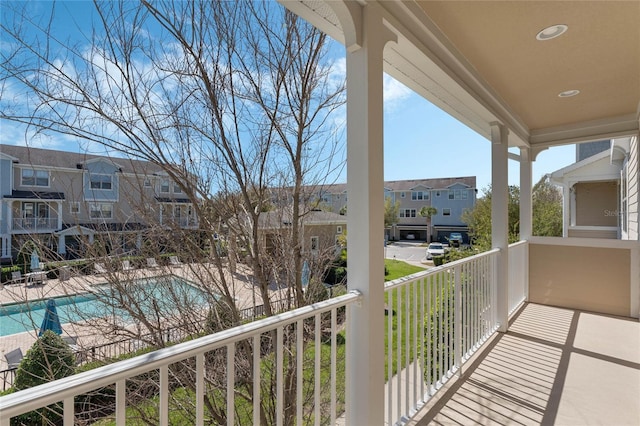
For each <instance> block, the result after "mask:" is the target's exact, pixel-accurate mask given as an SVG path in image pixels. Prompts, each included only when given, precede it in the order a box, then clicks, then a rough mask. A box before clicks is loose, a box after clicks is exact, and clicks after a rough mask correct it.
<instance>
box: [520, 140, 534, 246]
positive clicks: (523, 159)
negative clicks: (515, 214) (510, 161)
mask: <svg viewBox="0 0 640 426" xmlns="http://www.w3.org/2000/svg"><path fill="white" fill-rule="evenodd" d="M531 164H532V162H531V148H526V147H525V148H520V239H521V240H528V239H529V237H531V234H532V230H533V226H532V222H533V219H532V203H531V191H532V188H533V182H532V177H531Z"/></svg>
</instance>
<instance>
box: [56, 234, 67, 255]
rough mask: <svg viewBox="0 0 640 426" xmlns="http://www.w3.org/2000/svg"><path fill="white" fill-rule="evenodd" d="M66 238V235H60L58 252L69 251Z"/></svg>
mask: <svg viewBox="0 0 640 426" xmlns="http://www.w3.org/2000/svg"><path fill="white" fill-rule="evenodd" d="M65 239H66V237H65V236H64V235H58V254H66V253H67V245H66V241H65Z"/></svg>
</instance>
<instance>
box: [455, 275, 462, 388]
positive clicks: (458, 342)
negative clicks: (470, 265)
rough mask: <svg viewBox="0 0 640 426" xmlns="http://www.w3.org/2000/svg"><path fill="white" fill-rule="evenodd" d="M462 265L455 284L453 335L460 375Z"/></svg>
mask: <svg viewBox="0 0 640 426" xmlns="http://www.w3.org/2000/svg"><path fill="white" fill-rule="evenodd" d="M461 275H462V266H457V267H456V272H455V282H454V285H453V298H454V307H455V309H454V312H453V317H454V322H453V324H454V329H453V336H454V338H455V343H454V361H453V364H454V367H457V368H458V375H460V376H462V361H461V360H462V335H461V331H462V276H461Z"/></svg>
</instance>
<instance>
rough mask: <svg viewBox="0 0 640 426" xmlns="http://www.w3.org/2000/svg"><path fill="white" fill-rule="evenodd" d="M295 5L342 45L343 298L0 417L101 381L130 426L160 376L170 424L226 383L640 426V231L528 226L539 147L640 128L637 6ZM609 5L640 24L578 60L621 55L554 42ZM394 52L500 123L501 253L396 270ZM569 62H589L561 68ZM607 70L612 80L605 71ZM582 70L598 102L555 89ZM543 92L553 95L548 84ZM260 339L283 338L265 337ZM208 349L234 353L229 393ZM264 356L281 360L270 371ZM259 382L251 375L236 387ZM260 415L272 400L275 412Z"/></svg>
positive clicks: (428, 409) (298, 417) (114, 368)
mask: <svg viewBox="0 0 640 426" xmlns="http://www.w3.org/2000/svg"><path fill="white" fill-rule="evenodd" d="M283 3H284V4H285V5H286V6H287V7H288V8H290V9H291V10H293V11H294V12H295V13H297V14H299V15H301V16H302V17H304V18H305V19H307V20H309V21H311V22H313V23H314V24H315V25H318V26H320V27H321V28H322V29H324V30H325V31H326V32H327V33H329V34H330V35H332V36H333V37H335V38H337V39H339V40H342V41H343V42H344V43H345V45H346V47H347V60H346V69H347V88H348V93H347V123H348V128H347V161H348V164H349V167H348V175H347V182H348V183H347V186H348V193H349V203H352V204H354V205H357V206H358V209H353V211H351V209H350V214H349V215H348V216H347V226H348V229H349V241H348V244H349V268H348V285H349V291H348V293H347V294H345V295H342V296H339V297H335V298H332V299H329V300H326V301H324V302H320V303H316V304H313V305H309V306H305V307H302V308H299V309H296V310H293V311H290V312H286V313H283V314H279V315H275V316H273V317H269V318H266V319H262V320H259V321H255V322H251V323H248V324H245V325H242V326H240V327H235V328H232V329H228V330H225V331H222V332H219V333H215V334H212V335H207V336H203V337H200V338H198V339H194V340H191V341H187V342H182V343H178V344H176V345H175V346H172V347H169V348H165V349H161V350H158V351H154V352H151V353H148V354H144V355H140V356H138V357H135V358H132V359H130V360H126V361H121V362H118V363H115V364H112V365H109V366H106V367H102V368H98V369H95V370H91V371H87V372H84V373H81V374H78V375H75V376H72V377H68V378H65V379H61V380H58V381H55V382H51V383H48V384H44V385H41V386H38V387H34V388H31V389H29V391H22V392H17V393H13V394H11V395H7V396H4V397H2V399H0V409H1V410H2V413H3V416H2V418H1V419H0V425H3V426H4V425H8V424H9V421H10V420H9V418H10V417H11V416H15V415H18V414H20V413H24V412H28V411H31V410H34V409H37V408H39V407H44V406H47V405H49V404H53V403H58V402H60V403H62V404H61V405H62V407H63V408H62V409H63V418H64V422H65V424H69V425H71V424H73V423H74V416H75V415H76V414H77V411H78V408H79V407H78V406H76V404H74V398H76V397H77V396H78V395H83V394H86V393H88V392H91V391H94V390H97V389H103V388H105V387H108V388H109V389H111V390H110V392H109V394H110V395H112V396H110V397H109V400H108V404H109V407H110V408H109V409H110V412H112V418H114V419H115V420H116V423H117V424H119V425H124V424H125V423H126V420H127V405H128V396H129V394H128V392H129V391H130V390H128V386H127V383H128V382H129V381H131V380H133V379H134V378H135V377H137V376H139V375H141V374H146V373H148V372H153V377H157V385H156V387H155V388H154V392H153V393H152V398H151V399H150V400H149V403H150V406H153V407H154V408H153V409H154V410H155V412H157V414H158V419H159V420H158V422H159V424H169V422H170V420H169V419H170V417H169V416H170V414H171V415H174V414H175V413H176V411H179V410H180V409H181V407H183V406H184V404H185V403H186V404H188V405H189V406H190V407H192V410H191V411H190V413H191V414H192V416H193V417H192V419H193V423H194V424H198V425H200V424H205V422H209V421H211V419H210V417H209V416H208V410H209V408H210V405H209V403H210V402H211V400H210V399H208V398H211V397H212V395H213V394H215V395H216V396H217V398H220V399H219V400H217V402H218V403H220V404H224V406H225V407H226V410H225V413H226V414H225V417H224V419H223V421H222V422H223V423H226V424H229V425H232V424H237V423H241V422H245V423H252V424H265V423H274V424H285V423H287V424H293V423H295V424H303V423H304V422H309V423H311V422H314V423H315V424H320V423H328V424H336V423H346V424H349V425H373V424H407V423H410V424H432V423H433V424H514V423H518V424H576V425H578V424H580V425H584V424H638V423H639V422H640V406H639V405H638V403H637V401H638V400H640V337H639V336H640V323H639V322H638V316H639V314H640V244H639V242H638V238H637V237H636V239H635V240H629V241H621V240H615V239H591V238H571V237H568V238H546V237H535V236H532V235H531V234H532V232H531V229H532V227H531V223H532V216H531V215H532V209H531V189H532V163H533V161H534V160H535V157H536V155H537V153H539V152H540V151H541V150H544V149H546V148H548V147H551V146H554V145H562V144H568V143H576V142H579V141H587V140H596V139H602V138H606V137H615V136H620V135H628V136H632V137H635V138H637V137H638V132H639V127H640V125H639V121H640V119H639V116H638V112H637V107H638V101H639V99H638V96H637V94H638V93H640V72H638V71H639V67H640V65H639V64H640V49H639V47H640V46H639V43H640V41H639V40H640V38H638V37H637V31H638V27H637V18H638V14H639V13H640V10H639V7H640V6H639V5H638V4H637V3H635V4H634V3H631V2H620V3H617V4H616V5H611V4H606V5H600V4H598V3H597V2H595V3H590V4H584V3H580V4H575V5H569V4H566V3H564V2H562V3H563V4H562V7H560V6H558V3H559V2H529V3H527V2H445V1H443V2H439V1H434V2H409V1H406V2H381V1H380V2H377V1H371V2H366V4H363V3H360V2H358V3H356V2H342V1H335V2H306V1H297V2H296V1H291V2H283ZM310 3H313V4H310ZM601 7H604V8H606V9H605V10H606V15H607V17H608V19H609V20H612V21H611V22H615V23H616V25H615V28H616V30H617V31H619V32H621V33H624V34H626V37H623V36H620V35H619V37H618V38H617V39H616V40H615V41H613V44H607V42H606V40H603V39H589V40H588V41H585V40H583V39H582V38H581V37H578V38H579V39H580V40H574V39H572V38H565V39H564V40H563V42H564V43H569V46H568V47H566V48H567V49H569V51H571V52H577V51H580V52H584V55H580V56H588V57H590V58H602V57H603V56H601V55H605V56H606V57H607V58H609V60H607V61H604V60H601V59H594V61H592V62H590V66H588V67H587V66H580V63H579V61H578V60H577V59H572V58H573V56H570V55H569V56H568V55H565V54H564V53H563V52H565V50H564V49H555V48H553V47H554V46H555V45H554V44H553V43H554V42H553V39H552V36H554V35H556V34H558V35H561V34H562V32H564V31H565V30H566V25H556V24H558V23H559V22H565V19H566V20H571V23H570V25H569V27H570V29H569V31H573V32H574V33H577V34H581V35H582V36H583V37H588V36H589V34H592V33H593V32H592V31H591V28H593V27H594V26H597V25H598V22H597V20H599V19H600V17H601V16H603V13H604V11H603V10H601V9H599V8H601ZM585 8H586V9H585ZM480 18H482V19H480ZM593 20H596V21H593ZM545 25H550V27H548V28H544V26H545ZM541 26H542V28H541ZM536 34H537V37H536ZM621 40H626V42H624V43H623V42H622V41H621ZM543 43H547V44H546V45H545V44H543ZM549 43H550V44H549ZM516 46H517V47H516ZM549 46H551V47H549ZM585 46H586V47H585ZM555 47H556V48H557V47H558V46H555ZM507 52H508V54H507ZM608 53H613V56H611V55H608ZM556 55H558V56H556ZM531 58H536V59H537V60H535V61H532V60H531ZM629 61H631V62H629ZM560 63H561V64H563V66H562V69H555V68H554V67H552V66H551V65H552V64H560ZM600 63H602V66H604V67H605V69H604V70H603V69H598V67H599V64H600ZM523 64H524V66H523V67H520V66H521V65H523ZM535 64H540V66H539V67H538V66H535ZM383 67H384V70H386V71H388V72H390V73H392V74H393V75H394V76H395V77H397V78H398V79H400V80H401V81H403V82H405V83H406V84H408V85H409V86H410V87H411V88H413V89H414V90H416V91H417V92H418V93H420V94H422V95H423V96H425V97H426V98H427V99H429V100H430V101H432V102H434V103H435V104H436V105H437V106H440V107H441V108H443V109H445V110H446V111H448V112H450V113H451V114H452V115H454V116H455V117H457V118H459V119H460V120H461V121H462V122H463V123H464V124H466V125H468V126H470V127H471V128H473V129H475V130H476V131H478V132H479V133H480V134H483V135H485V136H486V137H487V139H488V140H489V142H490V146H488V149H490V150H491V159H492V164H491V167H492V194H491V195H492V223H493V230H492V244H493V249H492V250H490V251H488V252H485V253H481V254H478V255H476V256H473V257H470V258H467V259H463V260H460V261H457V262H454V263H449V264H445V265H443V266H441V267H437V268H431V269H429V270H427V271H424V272H421V273H418V274H416V275H412V276H410V277H406V278H403V279H400V280H396V281H393V282H389V283H384V276H383V270H382V268H381V267H380V263H381V262H382V259H383V256H384V255H383V247H382V245H381V244H380V240H381V238H380V235H381V233H382V224H383V209H382V206H383V191H381V188H383V182H384V179H383V161H382V158H383V146H384V143H383V142H384V141H383V134H384V132H383V129H382V122H383V120H382V117H383V114H382V109H383V97H382V94H383V90H382V89H383V86H382V77H383ZM519 67H520V68H519ZM552 68H553V69H552ZM567 70H572V72H585V73H589V75H590V76H591V77H590V78H587V76H586V75H584V76H582V77H585V78H577V76H572V75H559V74H562V73H563V72H565V71H567ZM498 71H499V72H498ZM604 75H616V76H617V78H615V79H612V81H607V82H606V84H605V82H604V81H602V80H601V79H600V77H602V76H604ZM614 80H615V81H614ZM578 81H579V82H581V84H585V85H586V84H588V83H587V82H589V81H592V82H593V85H591V86H589V87H588V88H586V87H583V88H581V89H580V90H581V91H582V92H583V94H584V95H585V97H584V98H583V99H584V100H581V98H579V97H578V98H574V99H573V101H569V102H573V103H570V104H567V103H564V104H558V102H564V101H566V100H567V99H566V98H571V97H572V96H571V95H576V93H575V92H576V91H578V89H576V90H572V91H569V90H568V89H569V88H566V84H567V82H578ZM609 83H617V84H609ZM576 84H577V83H576ZM605 86H606V87H605ZM560 91H562V92H561V93H560V96H558V92H560ZM591 91H593V92H594V94H593V95H591V94H590V92H591ZM547 92H548V93H547ZM545 93H546V94H548V96H549V99H548V100H547V99H542V98H540V95H542V94H545ZM591 96H595V98H591ZM509 147H512V148H516V150H517V151H518V152H517V153H514V152H513V151H510V150H509ZM636 158H637V157H636ZM509 159H512V160H515V161H517V162H518V163H519V168H520V170H519V171H520V188H521V195H520V197H521V204H520V206H521V210H520V236H521V241H519V242H517V243H516V244H511V245H509V244H508V229H507V222H508V220H507V214H508V210H507V202H508V180H507V176H508V160H509ZM343 308H346V316H345V318H344V319H343V318H342V316H341V314H340V312H341V311H342V310H343ZM345 330H346V331H345ZM343 331H345V333H346V334H345V335H342V337H339V336H341V332H343ZM265 337H268V338H270V339H273V342H272V345H269V346H268V347H269V349H268V350H264V349H263V343H262V342H263V339H264V338H265ZM343 339H344V341H343ZM247 348H255V349H256V350H251V351H250V352H249V353H247V352H244V351H246V350H247ZM258 348H260V349H258ZM306 348H312V349H314V350H313V351H310V352H307V351H306ZM213 353H215V354H216V357H221V358H216V360H217V362H218V366H222V369H221V370H220V371H221V373H220V374H219V375H218V376H216V378H215V380H216V381H217V382H219V387H217V388H216V389H215V390H213V388H212V382H213V380H212V378H211V376H210V371H209V369H210V368H211V364H210V363H209V361H208V360H210V358H209V357H210V355H211V354H213ZM239 354H243V356H245V357H246V358H243V356H239ZM238 359H241V360H242V363H240V364H237V363H236V361H237V360H238ZM265 362H269V363H271V364H270V365H273V366H274V367H273V369H272V370H270V371H269V372H268V373H267V372H266V370H264V369H263V367H264V365H265V364H264V363H265ZM176 366H182V367H184V368H183V369H182V371H188V373H189V375H188V377H189V380H188V384H189V389H190V390H192V392H191V393H189V394H188V395H189V398H188V399H183V400H180V401H176V400H174V398H173V394H172V392H173V391H174V390H175V389H176V385H177V384H178V382H177V381H176V372H177V371H179V370H181V369H180V368H174V367H176ZM285 367H286V368H285ZM291 369H293V373H292V374H289V373H290V372H291ZM151 376H152V375H147V377H151ZM247 381H248V382H250V383H251V384H252V385H253V386H249V387H244V388H242V389H239V388H238V387H239V386H242V383H246V382H247ZM265 382H268V384H267V385H263V384H264V383H265ZM183 384H184V382H183ZM239 398H242V402H241V403H240V402H237V401H238V399H239ZM102 401H103V402H104V403H105V404H107V400H105V399H103V400H102ZM180 404H183V405H180ZM240 406H241V407H242V410H243V411H242V412H241V411H240V410H239V408H238V407H240ZM265 410H269V413H272V414H273V417H269V418H268V421H265V417H264V415H263V414H264V412H265ZM243 416H246V417H243Z"/></svg>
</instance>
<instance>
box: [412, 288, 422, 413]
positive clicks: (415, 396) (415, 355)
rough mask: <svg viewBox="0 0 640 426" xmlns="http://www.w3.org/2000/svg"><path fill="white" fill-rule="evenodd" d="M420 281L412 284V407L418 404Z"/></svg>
mask: <svg viewBox="0 0 640 426" xmlns="http://www.w3.org/2000/svg"><path fill="white" fill-rule="evenodd" d="M419 282H420V280H417V281H416V282H414V283H413V357H412V358H413V396H412V400H411V401H412V405H415V404H416V403H417V402H418V366H419V361H420V360H419V358H418V351H419V346H418V287H419Z"/></svg>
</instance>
